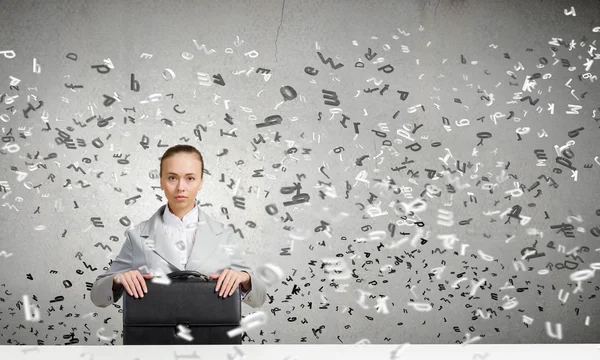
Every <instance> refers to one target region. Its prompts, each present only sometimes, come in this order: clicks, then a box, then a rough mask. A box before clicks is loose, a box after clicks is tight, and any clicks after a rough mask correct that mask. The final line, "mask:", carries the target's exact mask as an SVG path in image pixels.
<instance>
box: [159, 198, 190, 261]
mask: <svg viewBox="0 0 600 360" xmlns="http://www.w3.org/2000/svg"><path fill="white" fill-rule="evenodd" d="M162 220H163V224H164V225H165V226H164V228H165V231H166V233H167V235H168V236H169V239H171V241H173V244H174V245H175V247H176V248H177V249H179V252H180V254H181V256H180V260H181V261H180V262H181V265H182V267H185V265H186V264H187V262H188V259H189V258H190V254H191V253H192V246H194V239H195V235H196V226H194V224H197V223H198V204H197V203H196V204H195V205H194V208H193V209H192V210H191V211H190V212H189V213H187V214H186V215H185V216H184V217H183V221H181V220H180V219H179V218H178V217H177V216H176V215H174V214H173V213H172V212H171V211H170V210H169V206H168V205H167V206H166V207H165V211H164V212H163V215H162Z"/></svg>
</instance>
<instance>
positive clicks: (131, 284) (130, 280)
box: [123, 272, 139, 299]
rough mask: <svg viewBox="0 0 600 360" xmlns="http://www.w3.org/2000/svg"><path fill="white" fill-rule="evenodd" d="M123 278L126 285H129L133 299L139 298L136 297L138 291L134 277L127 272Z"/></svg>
mask: <svg viewBox="0 0 600 360" xmlns="http://www.w3.org/2000/svg"><path fill="white" fill-rule="evenodd" d="M123 278H125V279H126V281H127V284H128V285H129V288H130V289H131V292H132V293H133V297H135V298H136V299H137V298H138V297H139V295H138V290H137V287H136V285H137V284H136V283H137V280H136V279H135V276H134V275H133V274H132V273H131V272H128V273H126V274H125V275H124V276H123Z"/></svg>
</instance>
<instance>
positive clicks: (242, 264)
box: [225, 227, 267, 308]
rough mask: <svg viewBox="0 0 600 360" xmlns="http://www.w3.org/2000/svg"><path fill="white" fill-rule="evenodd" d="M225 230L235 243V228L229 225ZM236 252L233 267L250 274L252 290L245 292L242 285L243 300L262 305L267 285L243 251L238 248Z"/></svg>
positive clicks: (265, 296) (257, 305) (255, 305)
mask: <svg viewBox="0 0 600 360" xmlns="http://www.w3.org/2000/svg"><path fill="white" fill-rule="evenodd" d="M225 231H226V232H227V234H226V235H225V236H226V238H227V239H228V241H229V243H230V244H231V243H233V230H232V229H231V228H230V227H228V228H227V229H226V230H225ZM234 254H235V255H233V256H231V268H232V269H233V270H235V271H244V272H246V273H248V275H250V291H248V292H244V291H242V288H241V287H240V293H241V295H242V301H243V302H244V303H246V304H248V305H249V306H251V307H253V308H258V307H261V306H262V305H263V304H264V303H265V301H266V300H267V285H266V284H265V282H264V281H262V280H261V279H260V277H259V276H256V274H255V272H254V269H252V268H251V267H250V266H249V265H248V264H247V262H246V259H245V256H244V255H242V253H241V251H239V250H237V249H236V250H235V251H234Z"/></svg>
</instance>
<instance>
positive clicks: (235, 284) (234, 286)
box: [227, 277, 242, 296]
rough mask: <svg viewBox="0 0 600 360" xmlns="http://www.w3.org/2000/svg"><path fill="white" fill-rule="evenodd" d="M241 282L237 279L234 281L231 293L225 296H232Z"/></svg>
mask: <svg viewBox="0 0 600 360" xmlns="http://www.w3.org/2000/svg"><path fill="white" fill-rule="evenodd" d="M241 282H242V280H241V279H240V278H239V277H238V278H237V279H236V280H235V283H234V285H233V286H232V287H231V291H230V292H229V295H227V296H231V295H233V293H234V292H235V289H237V288H238V286H240V283H241Z"/></svg>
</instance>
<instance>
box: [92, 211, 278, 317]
mask: <svg viewBox="0 0 600 360" xmlns="http://www.w3.org/2000/svg"><path fill="white" fill-rule="evenodd" d="M166 206H167V205H166V204H165V205H162V206H161V207H160V208H159V209H158V210H157V211H156V212H155V213H154V215H152V217H151V218H150V219H148V220H146V221H143V222H141V223H139V224H138V225H136V226H133V227H131V228H128V229H127V230H125V243H124V244H123V246H122V247H121V252H120V253H119V255H118V256H117V258H116V259H115V260H114V261H113V262H112V264H111V266H110V268H109V269H108V271H107V272H106V273H104V274H102V275H99V276H98V277H97V278H96V281H95V282H94V286H93V287H92V291H91V294H90V297H91V300H92V302H93V303H94V305H96V306H99V307H102V308H103V307H107V306H108V305H111V304H113V303H116V302H117V301H119V299H120V298H121V296H122V295H123V291H124V289H125V288H124V287H123V286H122V285H121V286H119V289H118V290H115V291H113V289H112V287H113V278H114V276H115V275H116V274H117V273H119V272H124V271H129V270H135V269H138V270H139V271H140V273H141V274H149V273H150V269H154V270H157V271H158V270H160V271H162V272H163V273H164V274H169V273H170V272H173V271H178V270H196V271H198V272H199V273H201V274H204V275H211V274H219V273H221V272H222V271H223V270H225V269H233V270H236V271H245V272H247V273H248V274H249V275H250V278H251V280H250V282H251V284H252V289H251V290H250V292H248V294H247V295H246V297H245V298H243V300H242V301H243V302H244V303H246V304H248V305H249V306H251V307H253V308H257V307H260V306H262V305H263V304H264V303H265V300H266V299H267V286H266V284H265V283H264V282H263V281H261V279H260V278H259V277H258V276H256V275H255V274H254V271H253V270H252V269H251V268H250V267H248V266H247V265H246V263H245V260H244V258H243V257H242V256H237V257H232V256H231V255H229V254H228V252H227V250H226V249H225V247H224V246H219V245H225V244H227V243H228V242H229V241H231V238H232V236H233V230H232V229H231V227H228V226H225V225H224V224H223V223H220V222H218V221H216V220H213V219H212V218H210V217H209V216H208V215H207V214H206V213H205V212H204V211H202V209H201V208H200V206H199V205H198V227H197V228H196V235H195V241H194V246H193V248H192V251H191V254H190V257H189V259H188V262H187V264H186V265H185V268H182V265H181V263H180V253H179V250H177V248H176V247H175V246H174V245H171V246H170V245H169V244H168V242H167V241H166V240H167V238H168V237H167V234H166V232H165V230H164V228H163V224H162V214H163V212H164V210H165V207H166ZM152 240H154V248H152V246H148V245H147V244H145V243H147V242H148V241H152ZM234 253H236V254H239V253H240V252H239V251H236V252H234ZM146 281H151V280H146ZM215 286H216V282H215ZM239 290H240V292H241V288H240V289H239ZM127 296H129V294H127ZM215 296H217V294H215Z"/></svg>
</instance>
